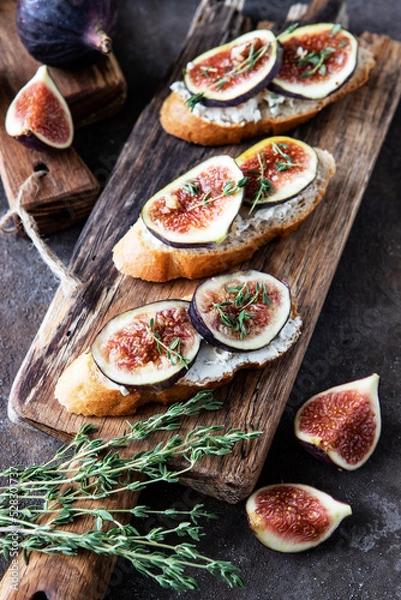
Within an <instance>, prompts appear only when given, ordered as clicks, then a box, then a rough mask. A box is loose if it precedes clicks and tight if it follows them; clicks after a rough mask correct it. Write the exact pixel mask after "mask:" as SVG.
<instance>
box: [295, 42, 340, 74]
mask: <svg viewBox="0 0 401 600" xmlns="http://www.w3.org/2000/svg"><path fill="white" fill-rule="evenodd" d="M334 52H335V49H334V48H331V47H330V46H326V47H325V48H322V49H321V50H314V51H313V52H308V54H306V55H305V56H301V57H300V58H299V59H298V65H300V66H303V65H311V66H312V68H311V69H309V70H308V71H304V73H302V74H301V75H300V77H303V78H305V77H311V75H314V73H316V72H319V73H320V74H321V75H326V73H327V67H326V65H325V64H324V61H325V60H327V59H328V58H329V57H330V56H331V55H332V54H333V53H334Z"/></svg>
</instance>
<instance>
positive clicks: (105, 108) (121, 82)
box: [0, 0, 126, 234]
mask: <svg viewBox="0 0 401 600" xmlns="http://www.w3.org/2000/svg"><path fill="white" fill-rule="evenodd" d="M15 4H16V2H15V0H2V2H1V6H0V69H1V78H2V81H1V90H0V174H1V177H2V179H3V183H4V187H5V191H6V195H7V199H8V202H9V205H10V207H11V208H14V207H15V199H16V197H17V195H18V192H19V190H20V188H21V185H22V184H23V183H24V182H25V181H26V180H27V179H28V178H29V177H30V176H31V175H32V173H33V172H34V171H37V170H40V169H42V168H43V167H44V166H45V167H46V169H47V170H48V173H47V175H46V176H45V177H43V178H42V179H41V180H40V184H39V186H38V189H37V193H36V195H35V196H34V197H32V195H30V196H29V195H28V197H27V198H24V200H23V206H24V208H26V210H28V212H29V213H30V214H31V215H32V216H33V217H34V218H35V220H36V222H37V225H38V228H39V230H40V232H41V233H45V234H46V233H49V232H53V231H57V230H59V229H62V228H65V227H67V226H70V225H72V224H73V223H74V222H76V221H79V220H82V219H83V218H85V217H87V216H88V214H89V212H90V211H91V209H92V207H93V204H94V202H95V200H96V198H97V197H98V195H99V184H98V182H97V181H96V179H95V177H94V176H93V175H92V173H91V172H90V170H89V169H88V168H87V167H86V165H85V164H84V162H83V161H82V159H81V158H80V157H79V156H78V154H77V153H76V152H75V150H74V149H73V148H71V149H68V150H65V151H63V152H52V151H49V152H40V153H39V152H33V151H31V150H28V149H27V148H24V147H23V146H21V144H19V143H18V142H16V141H15V140H13V139H12V138H11V137H10V136H8V135H7V133H6V131H5V128H4V120H5V115H6V112H7V109H8V107H9V105H10V103H11V101H12V100H13V98H14V97H15V95H16V93H17V92H18V91H19V90H20V89H21V87H22V86H23V85H25V83H26V82H27V81H29V79H31V77H32V76H33V75H34V74H35V72H36V70H37V68H38V66H39V63H38V62H36V61H35V60H34V59H33V58H32V57H31V56H30V55H29V54H28V52H27V51H26V50H25V48H24V47H23V45H22V43H21V41H20V39H19V37H18V35H17V31H16V25H15ZM50 72H51V74H52V76H53V78H54V80H55V82H56V84H57V86H58V87H59V89H60V91H61V93H62V94H63V96H64V97H65V98H66V100H67V102H68V104H69V106H70V109H71V113H72V116H73V119H74V124H75V127H76V128H78V127H82V126H83V125H88V124H89V123H94V122H96V121H99V120H100V119H104V118H106V117H109V116H111V115H112V114H114V113H115V112H116V111H117V110H118V109H119V108H120V107H121V106H122V104H123V103H124V100H125V97H126V83H125V78H124V76H123V74H122V72H121V69H120V67H119V65H118V63H117V60H116V59H115V57H114V56H111V57H110V58H109V57H105V58H104V59H103V58H102V59H101V60H100V61H99V62H98V63H97V64H96V65H95V66H93V67H88V68H85V69H81V70H79V71H67V70H61V69H50Z"/></svg>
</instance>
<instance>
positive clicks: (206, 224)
mask: <svg viewBox="0 0 401 600" xmlns="http://www.w3.org/2000/svg"><path fill="white" fill-rule="evenodd" d="M245 183H246V181H245V180H244V176H243V174H242V171H241V169H240V168H239V167H238V165H237V164H236V162H235V161H234V159H233V158H231V157H230V156H225V155H223V156H215V157H213V158H210V159H208V160H206V161H204V162H202V163H201V164H199V165H197V166H196V167H195V168H193V169H191V170H190V171H188V172H187V173H185V174H184V175H181V177H179V178H178V179H176V180H175V181H173V182H172V183H170V184H169V185H168V186H166V187H165V188H163V189H162V190H161V191H159V192H157V194H155V195H154V196H153V197H152V198H150V200H148V201H147V202H146V204H145V206H144V207H143V209H142V220H143V222H144V224H145V225H146V227H147V228H148V230H149V231H150V232H151V233H152V234H153V235H154V236H155V237H157V238H158V239H160V240H161V241H162V242H164V243H165V244H168V245H169V246H174V247H189V246H192V247H196V246H214V244H216V243H219V242H221V241H223V240H224V238H225V237H226V236H227V235H228V233H229V231H230V228H231V225H232V223H233V221H234V219H235V217H236V216H237V213H238V211H239V209H240V206H241V203H242V200H243V196H244V185H245Z"/></svg>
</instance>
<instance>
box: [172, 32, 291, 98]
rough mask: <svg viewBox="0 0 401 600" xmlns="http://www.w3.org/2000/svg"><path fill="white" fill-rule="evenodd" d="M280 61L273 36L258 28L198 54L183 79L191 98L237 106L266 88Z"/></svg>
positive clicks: (278, 47) (188, 66) (279, 49)
mask: <svg viewBox="0 0 401 600" xmlns="http://www.w3.org/2000/svg"><path fill="white" fill-rule="evenodd" d="M280 64H281V47H280V45H279V44H278V42H277V39H276V36H275V35H274V33H273V32H272V31H270V30H268V29H260V30H257V31H250V32H248V33H245V34H244V35H242V36H240V37H238V38H236V39H235V40H233V41H232V42H230V43H228V44H224V45H222V46H218V47H216V48H212V49H211V50H208V51H207V52H205V53H204V54H201V55H199V56H197V57H196V58H195V59H193V60H192V61H191V62H190V63H188V64H187V66H186V69H185V74H184V83H185V86H186V88H187V89H188V91H189V92H190V93H191V94H192V96H191V98H192V101H193V102H200V103H201V104H204V105H205V106H223V107H224V106H236V105H238V104H241V103H242V102H245V101H246V100H248V99H249V98H252V97H253V96H255V95H256V94H257V93H258V92H260V91H261V90H262V89H263V88H265V87H266V86H267V84H268V83H269V82H270V81H271V80H272V78H273V77H274V75H275V74H276V73H277V71H278V70H279V68H280ZM191 98H190V101H189V102H188V104H189V106H191Z"/></svg>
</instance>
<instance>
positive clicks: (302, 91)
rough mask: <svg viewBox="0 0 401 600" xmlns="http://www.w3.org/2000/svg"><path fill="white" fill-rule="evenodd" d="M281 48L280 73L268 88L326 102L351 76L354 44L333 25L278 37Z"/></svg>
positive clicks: (355, 57)
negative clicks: (325, 99) (321, 99)
mask: <svg viewBox="0 0 401 600" xmlns="http://www.w3.org/2000/svg"><path fill="white" fill-rule="evenodd" d="M279 40H280V43H281V45H282V47H283V59H282V63H281V67H280V70H279V71H278V73H277V75H276V76H275V77H274V79H273V81H272V82H271V84H270V85H269V88H270V89H272V90H273V91H276V92H278V93H280V94H283V95H287V96H292V97H295V98H306V99H311V100H318V99H320V98H326V97H327V96H329V95H330V94H332V93H333V92H335V91H336V90H338V89H339V88H340V87H341V86H342V85H344V84H345V83H346V82H347V81H348V80H349V79H350V77H352V75H353V74H354V72H355V69H356V66H357V60H358V42H357V40H356V38H355V37H354V36H353V35H352V34H351V33H350V32H349V31H347V30H346V29H343V28H342V27H341V26H340V25H338V24H335V23H316V24H314V25H304V26H303V27H298V28H296V29H295V30H293V31H291V32H290V33H287V34H285V33H284V34H283V35H280V36H279Z"/></svg>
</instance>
